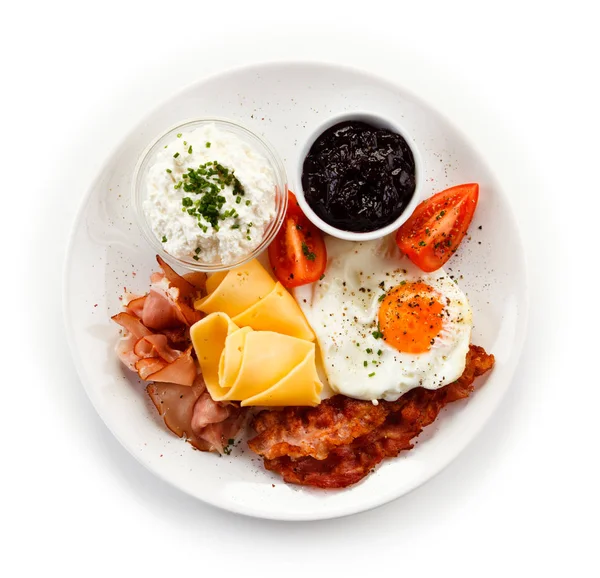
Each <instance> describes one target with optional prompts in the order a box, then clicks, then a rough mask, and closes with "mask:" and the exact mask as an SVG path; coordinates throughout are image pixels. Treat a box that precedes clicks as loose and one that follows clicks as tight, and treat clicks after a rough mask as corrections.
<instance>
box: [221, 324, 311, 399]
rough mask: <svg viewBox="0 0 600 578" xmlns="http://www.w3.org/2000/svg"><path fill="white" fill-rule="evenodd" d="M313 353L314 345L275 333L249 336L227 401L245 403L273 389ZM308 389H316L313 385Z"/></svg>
mask: <svg viewBox="0 0 600 578" xmlns="http://www.w3.org/2000/svg"><path fill="white" fill-rule="evenodd" d="M311 349H312V350H314V344H313V343H310V342H308V341H304V340H302V339H296V338H295V337H289V336H287V335H281V334H279V333H273V332H272V331H253V332H252V333H249V334H248V335H247V336H246V340H245V344H244V354H243V360H242V363H241V365H240V368H239V373H238V375H237V378H236V380H235V382H234V384H233V385H232V387H231V389H230V390H229V394H228V395H227V397H226V399H230V400H244V399H246V398H248V397H253V396H255V395H257V394H259V393H260V392H262V391H265V390H266V389H269V388H270V387H272V386H273V385H275V384H276V383H277V382H279V381H281V380H282V379H283V378H284V377H286V375H288V374H289V373H290V372H291V371H292V370H293V369H294V368H295V367H296V366H297V365H299V364H300V363H301V362H302V361H303V360H304V359H305V358H306V356H307V355H308V354H309V353H310V351H311ZM227 355H228V352H227V351H225V352H224V356H225V357H226V356H227ZM306 387H310V388H313V389H314V386H313V384H312V383H310V382H308V383H307V384H306ZM305 397H306V396H305ZM288 405H289V404H288Z"/></svg>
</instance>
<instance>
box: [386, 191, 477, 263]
mask: <svg viewBox="0 0 600 578" xmlns="http://www.w3.org/2000/svg"><path fill="white" fill-rule="evenodd" d="M478 199H479V185H478V184H477V183H469V184H466V185H458V186H456V187H452V188H450V189H446V190H445V191H442V192H441V193H437V194H436V195H433V197H431V198H429V199H426V200H425V201H423V202H422V203H421V204H420V205H419V206H418V207H417V208H416V209H415V212H414V213H413V214H412V215H411V216H410V217H409V219H408V221H406V223H404V224H403V225H402V226H401V227H400V228H399V229H398V231H397V232H396V243H397V245H398V247H400V250H401V251H402V252H403V253H404V254H406V255H407V256H408V258H409V259H410V260H411V261H412V262H413V263H414V264H415V265H416V266H417V267H419V268H420V269H422V270H423V271H425V272H426V273H431V272H432V271H436V270H437V269H439V268H440V267H442V265H444V263H446V261H447V260H448V259H450V257H451V256H452V254H453V253H454V252H455V251H456V249H458V246H459V245H460V242H461V241H462V240H463V237H464V236H465V234H466V232H467V229H468V228H469V225H470V224H471V220H472V219H473V213H475V208H476V207H477V200H478Z"/></svg>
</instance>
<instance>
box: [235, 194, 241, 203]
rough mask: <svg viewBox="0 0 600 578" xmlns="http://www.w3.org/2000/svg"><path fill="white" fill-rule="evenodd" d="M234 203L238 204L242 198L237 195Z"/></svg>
mask: <svg viewBox="0 0 600 578" xmlns="http://www.w3.org/2000/svg"><path fill="white" fill-rule="evenodd" d="M235 202H236V204H238V205H239V204H240V203H241V202H242V197H240V196H239V195H238V196H237V197H236V198H235Z"/></svg>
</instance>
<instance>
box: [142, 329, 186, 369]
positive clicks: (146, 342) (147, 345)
mask: <svg viewBox="0 0 600 578" xmlns="http://www.w3.org/2000/svg"><path fill="white" fill-rule="evenodd" d="M133 352H134V353H135V354H136V355H137V356H138V357H140V358H144V357H160V358H161V359H162V360H163V361H166V362H167V363H173V362H174V361H175V360H176V359H177V358H178V357H179V356H180V355H181V351H178V350H177V349H173V348H172V347H171V346H170V345H169V340H168V338H167V336H166V335H163V334H162V333H156V334H153V335H146V337H142V338H141V339H140V340H138V341H137V342H136V344H135V346H134V348H133Z"/></svg>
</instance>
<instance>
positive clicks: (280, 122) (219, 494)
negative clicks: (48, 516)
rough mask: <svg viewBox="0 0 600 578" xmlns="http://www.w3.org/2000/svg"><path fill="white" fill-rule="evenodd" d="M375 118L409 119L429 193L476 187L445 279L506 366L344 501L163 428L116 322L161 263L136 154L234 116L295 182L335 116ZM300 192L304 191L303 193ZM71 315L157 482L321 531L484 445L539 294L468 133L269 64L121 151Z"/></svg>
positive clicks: (365, 91)
mask: <svg viewBox="0 0 600 578" xmlns="http://www.w3.org/2000/svg"><path fill="white" fill-rule="evenodd" d="M355 109H356V110H370V111H373V112H380V113H381V114H382V115H384V116H386V117H388V118H390V119H397V122H398V123H399V124H401V125H402V126H403V127H405V128H406V130H408V131H410V132H411V134H412V135H413V136H414V138H415V141H416V142H417V143H418V144H419V147H420V149H421V154H422V156H423V165H424V170H425V179H426V183H427V188H426V190H425V191H424V194H426V195H429V194H432V193H434V192H437V191H440V190H442V189H444V188H447V187H449V186H452V185H456V184H460V183H465V182H473V181H475V182H478V183H479V184H480V187H481V193H480V201H479V206H478V208H477V212H476V214H475V219H474V222H473V223H472V225H471V229H470V236H469V238H468V239H465V241H464V242H463V244H462V245H461V247H460V249H459V252H458V253H457V254H456V255H455V256H454V257H453V258H452V259H451V261H450V262H449V263H448V265H447V267H446V269H447V270H448V271H449V273H450V274H451V275H455V276H456V277H457V278H458V280H459V283H460V285H461V287H462V288H463V289H464V290H465V291H466V293H467V295H468V297H469V300H470V302H471V305H472V308H473V314H474V324H475V327H474V331H473V338H472V341H473V342H474V343H476V344H478V345H482V346H484V347H485V348H486V350H487V351H488V352H491V353H494V355H495V356H496V366H495V367H494V369H493V371H492V372H491V373H490V374H489V376H487V378H483V379H481V380H480V387H479V388H478V389H477V390H476V391H475V393H474V394H473V395H472V396H471V397H470V398H469V399H467V400H464V401H460V402H456V403H453V404H450V406H448V408H447V409H445V410H444V411H443V412H442V414H441V415H440V417H439V418H438V420H437V421H436V422H435V423H434V424H433V425H432V426H430V427H429V428H427V429H426V430H425V431H424V432H423V434H422V435H421V436H420V437H419V441H418V444H417V446H416V447H415V449H413V450H411V451H408V452H404V453H402V454H400V456H399V457H397V458H395V459H389V460H386V461H385V462H384V463H383V464H382V465H380V466H379V467H378V468H377V469H376V471H375V472H374V473H372V474H371V475H369V476H368V477H367V478H366V479H365V480H364V481H362V482H361V483H359V484H356V485H355V486H353V487H351V488H347V489H345V490H318V489H312V488H304V487H298V486H292V485H287V484H285V483H283V482H282V480H281V478H280V477H278V476H277V475H275V474H272V473H270V472H267V471H266V470H264V468H263V466H262V460H261V459H259V458H258V456H255V455H254V454H253V453H252V452H250V450H249V449H248V448H247V447H246V448H244V447H243V446H244V445H245V444H240V445H239V446H238V447H236V449H235V450H234V451H233V452H232V454H231V455H230V456H223V457H219V456H217V455H215V454H210V453H202V452H199V451H195V450H194V449H193V448H192V447H191V446H190V445H189V444H187V443H185V442H184V441H183V440H180V439H178V438H177V437H175V436H174V435H173V434H172V433H171V432H169V431H168V430H167V429H166V427H165V426H164V424H163V422H162V420H161V419H160V418H159V416H158V415H157V413H156V411H155V410H154V408H153V406H152V404H151V402H150V400H149V399H148V397H147V395H146V394H145V392H144V386H143V384H142V383H141V382H140V381H139V379H137V378H136V376H135V375H134V374H133V373H131V372H129V371H128V370H127V369H125V368H124V367H123V366H121V364H120V363H119V361H118V360H117V358H116V356H115V354H114V351H113V348H114V344H115V341H116V339H117V334H118V328H117V326H116V325H115V324H114V323H112V322H111V321H110V316H111V315H113V314H115V313H117V312H118V311H119V308H120V301H119V296H120V295H121V294H122V293H123V290H124V288H125V287H126V288H127V290H130V291H133V292H139V293H142V292H145V291H146V290H147V287H148V283H149V275H150V273H151V272H152V271H153V270H155V269H156V261H155V256H154V254H153V252H152V250H151V249H150V247H149V246H148V245H147V244H146V243H145V242H144V240H143V238H142V236H141V234H140V231H139V230H138V227H137V225H136V223H135V222H134V216H133V211H132V209H131V206H130V203H129V190H130V184H131V177H132V173H133V169H134V167H135V164H136V161H137V160H138V156H139V155H140V154H141V152H142V151H143V150H144V148H145V147H146V145H147V144H148V143H149V142H150V141H151V140H152V139H153V138H154V137H155V136H156V135H158V134H160V133H161V132H162V131H164V130H165V129H166V128H168V127H170V126H172V125H174V124H176V123H177V122H180V121H182V120H184V119H188V118H193V117H198V116H219V117H228V118H231V119H234V120H238V121H241V122H243V123H244V124H246V125H247V126H248V127H249V128H251V129H253V130H254V131H255V132H257V133H258V134H260V135H263V136H264V137H265V138H266V139H267V140H268V141H269V142H271V143H272V144H273V145H274V146H275V148H276V149H277V150H278V151H279V153H280V155H281V157H282V158H283V160H284V163H285V164H286V170H287V171H288V176H289V177H290V178H293V175H295V170H294V169H295V167H296V165H297V163H298V158H297V155H298V154H299V151H300V150H301V149H302V146H303V144H304V141H305V139H306V138H307V137H308V136H309V135H310V134H311V133H312V131H313V129H314V127H315V125H316V124H318V123H321V122H323V120H325V118H326V117H327V116H332V115H334V114H337V113H340V112H343V111H351V110H355ZM290 187H291V188H292V190H294V187H296V188H297V187H298V183H296V182H293V181H291V182H290ZM64 308H65V319H66V325H67V332H68V335H69V341H70V345H71V348H72V351H73V356H74V358H75V363H76V366H77V370H78V372H79V375H80V377H81V380H82V382H83V384H84V386H85V389H86V391H87V393H88V395H89V397H90V399H91V400H92V403H93V404H94V407H95V408H96V410H97V411H98V413H99V414H100V416H101V417H102V419H103V420H104V421H105V423H106V425H107V426H108V427H109V429H110V430H111V431H112V432H113V434H114V435H115V436H116V437H117V438H118V439H119V440H120V441H121V443H122V444H123V445H124V446H125V447H126V448H127V449H128V450H129V452H130V453H131V454H132V455H133V456H134V457H135V458H137V459H138V460H139V461H140V462H141V463H142V464H144V465H145V466H146V467H147V468H148V469H149V470H151V471H152V472H154V473H155V474H156V475H158V476H160V477H161V478H162V479H163V480H166V481H168V482H170V483H171V484H173V485H174V486H176V487H177V488H179V489H181V490H183V491H184V492H187V493H188V494H190V495H192V496H195V497H197V498H199V499H200V500H203V501H205V502H208V503H210V504H213V505H215V506H218V507H221V508H225V509H227V510H231V511H233V512H239V513H242V514H247V515H250V516H256V517H262V518H274V519H283V520H314V519H320V518H333V517H336V516H343V515H347V514H352V513H355V512H360V511H363V510H367V509H369V508H373V507H375V506H379V505H381V504H384V503H386V502H389V501H390V500H393V499H395V498H398V497H399V496H402V495H403V494H405V493H407V492H409V491H410V490H412V489H414V488H416V487H417V486H419V485H420V484H422V483H423V482H425V481H426V480H428V479H429V478H431V477H432V476H434V475H435V474H437V473H438V472H439V471H440V470H442V468H444V467H445V466H446V465H447V464H448V463H449V462H450V461H451V460H453V459H454V458H455V457H456V456H457V455H458V453H459V452H460V451H461V450H462V449H464V447H465V446H466V445H467V444H468V443H469V442H470V441H471V440H472V439H473V438H474V437H475V436H476V435H477V433H478V432H479V431H480V429H481V427H482V426H483V424H484V423H485V422H486V420H487V419H488V418H489V417H490V415H491V414H492V412H493V411H494V409H495V408H496V407H497V405H498V403H499V401H500V399H501V398H502V396H503V394H504V393H505V391H506V389H507V388H508V386H509V384H510V382H511V379H512V375H513V372H514V369H515V366H516V363H517V360H518V357H519V353H520V350H521V345H522V343H523V338H524V333H525V327H526V309H527V284H526V271H525V263H524V257H523V250H522V246H521V241H520V235H519V232H518V230H517V227H516V223H515V220H514V218H513V215H512V213H511V210H510V207H509V204H508V202H507V198H506V195H505V194H504V193H503V191H501V190H500V188H499V185H498V183H497V181H496V179H495V178H494V176H493V174H492V173H491V171H490V169H489V168H488V167H487V166H486V164H485V161H484V160H483V159H482V158H481V157H480V156H479V154H478V153H477V150H476V149H475V148H474V147H473V146H472V145H471V144H470V143H468V142H467V141H466V140H465V138H464V136H463V135H462V134H461V132H460V131H459V130H458V129H457V128H456V127H454V126H453V125H452V124H450V123H449V122H447V121H446V120H445V119H444V118H443V117H442V116H441V115H440V114H438V113H437V112H436V111H435V110H433V109H432V108H431V107H430V106H428V105H427V104H425V103H424V102H422V101H421V100H419V99H418V98H416V97H415V96H414V95H412V94H411V93H410V92H407V91H406V90H405V89H403V88H402V87H399V86H395V85H393V84H390V83H389V82H387V81H385V80H382V79H380V78H377V77H374V76H372V75H370V74H367V73H364V72H360V71H356V70H353V69H348V68H341V67H338V66H329V65H321V64H303V63H290V64H287V63H286V64H283V63H280V64H270V65H260V66H253V67H247V68H243V69H238V70H234V71H231V72H227V73H224V74H221V75H219V76H215V77H212V78H209V79H207V80H202V81H200V82H197V83H196V84H193V85H192V86H190V87H188V88H187V89H185V90H184V91H183V92H181V93H179V94H177V95H175V96H173V97H172V98H171V99H170V100H168V101H167V102H165V103H163V104H162V105H161V106H159V107H158V108H157V109H156V110H154V111H152V112H151V113H150V114H149V115H148V116H147V117H146V119H145V120H144V121H143V122H142V123H140V124H139V125H138V126H136V127H135V128H134V129H133V130H132V131H131V132H130V133H129V134H128V135H127V137H126V138H125V140H123V142H122V143H121V144H120V145H119V146H118V147H117V149H116V150H115V151H114V152H113V154H112V155H111V156H110V158H109V159H108V160H107V162H106V163H105V165H104V167H103V168H102V170H101V171H100V174H99V175H98V177H97V179H96V180H95V182H94V183H93V185H92V187H91V188H90V190H89V192H88V194H87V196H86V197H85V200H84V202H83V206H82V207H81V210H80V212H79V215H78V217H77V221H76V223H75V227H74V231H73V234H72V238H71V242H70V248H69V252H68V256H67V261H66V267H65V291H64Z"/></svg>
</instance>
